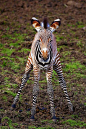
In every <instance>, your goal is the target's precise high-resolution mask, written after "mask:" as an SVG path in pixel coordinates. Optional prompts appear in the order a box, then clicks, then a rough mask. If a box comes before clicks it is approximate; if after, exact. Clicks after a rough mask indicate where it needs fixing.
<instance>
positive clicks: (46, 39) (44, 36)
mask: <svg viewBox="0 0 86 129" xmlns="http://www.w3.org/2000/svg"><path fill="white" fill-rule="evenodd" d="M31 23H32V25H33V27H34V28H35V29H36V30H37V32H38V38H37V41H36V53H35V54H36V58H37V61H38V63H39V64H41V65H43V66H45V65H47V64H49V63H50V62H51V60H52V56H53V53H52V43H51V42H53V38H52V33H53V32H54V31H55V30H56V29H57V28H58V27H59V26H60V24H61V22H60V19H56V20H54V21H53V22H52V24H51V25H49V23H48V22H47V19H46V18H44V20H43V22H41V23H40V22H39V20H38V19H36V18H35V17H33V18H32V20H31Z"/></svg>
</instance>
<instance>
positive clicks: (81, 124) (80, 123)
mask: <svg viewBox="0 0 86 129" xmlns="http://www.w3.org/2000/svg"><path fill="white" fill-rule="evenodd" d="M62 123H63V124H69V125H70V126H71V127H74V126H78V127H80V128H81V127H86V123H84V122H83V121H80V120H72V119H68V120H66V121H63V122H62Z"/></svg>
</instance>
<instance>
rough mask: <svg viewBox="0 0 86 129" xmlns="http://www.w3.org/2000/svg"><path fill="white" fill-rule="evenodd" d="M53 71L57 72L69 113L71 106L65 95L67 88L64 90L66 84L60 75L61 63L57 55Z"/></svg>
mask: <svg viewBox="0 0 86 129" xmlns="http://www.w3.org/2000/svg"><path fill="white" fill-rule="evenodd" d="M54 70H55V71H56V72H57V74H58V77H59V83H60V85H61V87H62V89H63V91H64V94H65V97H66V99H67V102H68V107H69V110H70V111H73V105H72V103H71V101H70V99H69V96H68V93H67V88H66V83H65V80H64V77H63V73H62V67H61V63H60V57H59V54H58V53H57V56H56V59H55V62H54Z"/></svg>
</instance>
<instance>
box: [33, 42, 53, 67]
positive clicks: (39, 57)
mask: <svg viewBox="0 0 86 129" xmlns="http://www.w3.org/2000/svg"><path fill="white" fill-rule="evenodd" d="M52 56H53V53H52V47H51V46H50V50H49V55H48V58H47V59H46V60H44V59H43V57H42V53H41V48H40V44H39V42H38V43H37V44H36V49H35V60H36V62H37V65H39V66H40V68H44V69H46V68H48V67H49V65H50V64H51V62H52Z"/></svg>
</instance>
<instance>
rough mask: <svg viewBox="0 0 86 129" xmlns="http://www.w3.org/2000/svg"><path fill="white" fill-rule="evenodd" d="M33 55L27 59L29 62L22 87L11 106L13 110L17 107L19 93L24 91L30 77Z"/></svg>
mask: <svg viewBox="0 0 86 129" xmlns="http://www.w3.org/2000/svg"><path fill="white" fill-rule="evenodd" d="M31 59H32V58H31V56H30V55H29V57H28V61H27V64H26V68H25V74H24V75H23V77H22V83H21V85H20V88H19V91H18V93H17V95H16V97H15V98H14V101H13V104H12V107H11V110H13V108H15V107H16V102H17V101H18V99H19V95H20V93H21V91H22V88H23V87H24V85H25V83H26V82H27V80H28V79H29V73H30V71H31V70H32V61H31Z"/></svg>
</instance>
